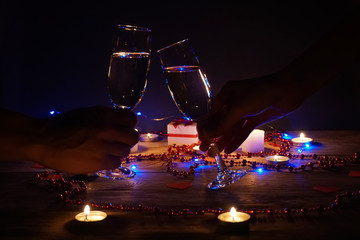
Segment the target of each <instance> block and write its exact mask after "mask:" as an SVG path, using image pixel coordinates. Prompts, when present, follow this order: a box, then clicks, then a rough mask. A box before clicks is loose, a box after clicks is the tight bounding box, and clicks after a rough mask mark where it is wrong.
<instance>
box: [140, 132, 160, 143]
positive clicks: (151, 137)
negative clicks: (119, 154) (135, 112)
mask: <svg viewBox="0 0 360 240" xmlns="http://www.w3.org/2000/svg"><path fill="white" fill-rule="evenodd" d="M140 141H142V142H156V141H159V134H156V133H145V134H141V135H140Z"/></svg>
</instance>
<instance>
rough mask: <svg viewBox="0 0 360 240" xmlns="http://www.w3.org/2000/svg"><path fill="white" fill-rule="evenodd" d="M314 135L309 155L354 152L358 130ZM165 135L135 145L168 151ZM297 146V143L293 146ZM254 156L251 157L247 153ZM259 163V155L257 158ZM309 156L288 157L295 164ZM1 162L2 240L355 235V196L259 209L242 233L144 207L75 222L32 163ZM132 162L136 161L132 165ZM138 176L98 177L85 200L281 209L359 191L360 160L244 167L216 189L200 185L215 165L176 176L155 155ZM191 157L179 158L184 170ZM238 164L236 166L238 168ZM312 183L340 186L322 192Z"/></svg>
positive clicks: (72, 210) (359, 145)
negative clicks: (310, 166) (306, 167)
mask: <svg viewBox="0 0 360 240" xmlns="http://www.w3.org/2000/svg"><path fill="white" fill-rule="evenodd" d="M306 133H307V135H308V136H309V137H312V138H313V139H314V142H315V143H314V144H313V147H311V149H310V150H308V152H309V153H317V154H319V155H320V154H326V155H333V154H335V155H339V156H340V155H341V156H343V155H353V153H354V152H357V151H360V132H357V131H307V132H306ZM292 134H293V135H297V134H298V133H297V132H293V133H292ZM166 148H167V144H166V142H165V141H162V142H155V143H140V146H139V149H140V151H141V152H142V153H143V154H147V153H159V152H164V151H166ZM292 151H296V149H292ZM253 160H254V159H253ZM257 161H264V159H261V158H259V159H258V160H257ZM308 161H310V160H309V159H304V160H292V161H291V164H293V165H295V166H298V165H301V164H304V163H307V162H308ZM1 163H2V165H1V167H0V173H1V174H0V194H1V195H0V196H1V197H0V238H1V239H242V238H246V239H349V238H350V237H352V238H355V239H356V238H359V236H358V235H359V233H358V228H359V225H360V201H359V199H353V200H345V201H344V204H343V205H342V208H340V209H337V210H335V211H329V212H326V213H324V214H319V213H310V214H307V215H303V214H293V215H291V216H285V215H281V216H278V215H274V216H269V215H258V221H256V222H255V221H254V222H252V223H251V224H250V228H249V231H248V232H244V233H242V234H239V233H237V234H232V233H227V232H223V231H222V228H221V225H220V224H219V223H218V221H217V218H216V217H217V215H216V214H214V213H207V214H204V215H197V216H172V217H169V216H167V215H156V214H153V213H150V212H137V211H131V212H130V211H128V212H127V211H125V212H124V211H119V210H105V211H106V212H107V214H108V218H107V220H106V221H104V222H102V223H101V224H98V225H96V226H91V227H89V226H81V225H79V224H78V223H77V222H76V221H75V220H74V216H75V215H76V214H77V213H78V212H80V211H82V209H83V206H77V205H65V204H64V203H62V202H59V201H58V200H57V193H56V192H53V191H51V190H50V189H49V187H48V185H47V184H38V183H36V182H35V181H34V179H33V176H34V173H35V172H36V171H43V170H39V169H35V168H32V166H33V163H30V162H15V163H14V162H13V163H8V162H1ZM131 164H134V163H131ZM135 164H136V166H137V168H136V172H137V175H136V177H135V178H133V179H131V180H126V181H124V180H122V181H111V180H107V179H104V178H96V179H95V180H94V179H93V180H92V181H88V182H87V186H88V190H87V192H86V194H85V195H84V196H83V197H84V199H85V200H88V201H97V202H111V203H113V204H128V205H134V206H137V205H138V204H142V205H143V206H159V207H161V208H165V209H184V208H189V209H193V210H194V209H198V208H223V209H224V210H227V209H230V207H231V206H235V207H236V208H238V209H251V208H256V209H267V208H272V209H283V208H285V207H287V208H302V207H314V206H316V205H325V206H327V205H329V204H331V203H333V202H334V199H335V196H336V195H337V194H339V193H342V192H345V191H351V192H353V191H357V190H359V189H360V178H356V177H350V176H348V173H349V172H350V171H354V170H357V171H358V170H360V166H356V165H355V166H345V167H339V168H336V169H335V170H331V171H329V170H324V169H319V168H315V169H314V170H312V171H304V172H299V173H289V172H288V171H280V172H277V171H265V172H263V173H261V174H260V173H258V172H257V171H255V170H253V169H251V168H247V170H248V173H247V174H246V175H245V176H244V177H243V178H242V179H241V180H240V181H239V182H237V183H235V184H233V185H231V186H229V187H226V188H225V189H221V190H208V189H207V188H206V185H207V183H208V182H210V181H211V180H212V179H213V178H214V177H215V176H216V167H215V166H201V167H199V168H198V169H197V170H196V173H195V175H194V176H189V177H188V178H185V179H184V178H180V177H174V176H171V175H170V174H168V173H166V171H165V168H164V167H163V166H162V164H163V162H161V161H157V160H154V161H141V162H136V163H135ZM188 164H189V163H178V165H177V166H176V167H177V168H179V169H186V168H187V167H188V166H189V165H188ZM237 168H238V167H237ZM174 182H189V183H192V186H191V187H189V188H187V189H184V190H177V189H172V188H169V187H167V184H168V183H174ZM314 186H326V187H338V188H340V191H337V192H330V193H325V192H321V191H315V190H314V189H313V187H314Z"/></svg>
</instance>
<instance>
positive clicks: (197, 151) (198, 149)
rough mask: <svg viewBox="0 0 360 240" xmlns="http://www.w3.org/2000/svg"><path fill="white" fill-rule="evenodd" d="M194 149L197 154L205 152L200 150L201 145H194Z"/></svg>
mask: <svg viewBox="0 0 360 240" xmlns="http://www.w3.org/2000/svg"><path fill="white" fill-rule="evenodd" d="M193 150H194V152H195V153H196V154H203V153H204V152H203V151H201V150H200V146H199V145H196V146H195V147H193Z"/></svg>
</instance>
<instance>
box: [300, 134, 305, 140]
mask: <svg viewBox="0 0 360 240" xmlns="http://www.w3.org/2000/svg"><path fill="white" fill-rule="evenodd" d="M304 138H305V134H304V133H300V139H301V140H302V141H303V140H304Z"/></svg>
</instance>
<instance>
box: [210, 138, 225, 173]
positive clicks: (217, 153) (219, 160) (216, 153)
mask: <svg viewBox="0 0 360 240" xmlns="http://www.w3.org/2000/svg"><path fill="white" fill-rule="evenodd" d="M209 151H211V153H212V155H213V156H214V158H215V161H216V165H217V168H218V172H223V171H225V170H226V169H227V166H226V165H225V163H224V161H223V160H222V158H221V156H220V151H219V148H218V147H217V146H216V144H215V142H213V143H211V144H210V149H209Z"/></svg>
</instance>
